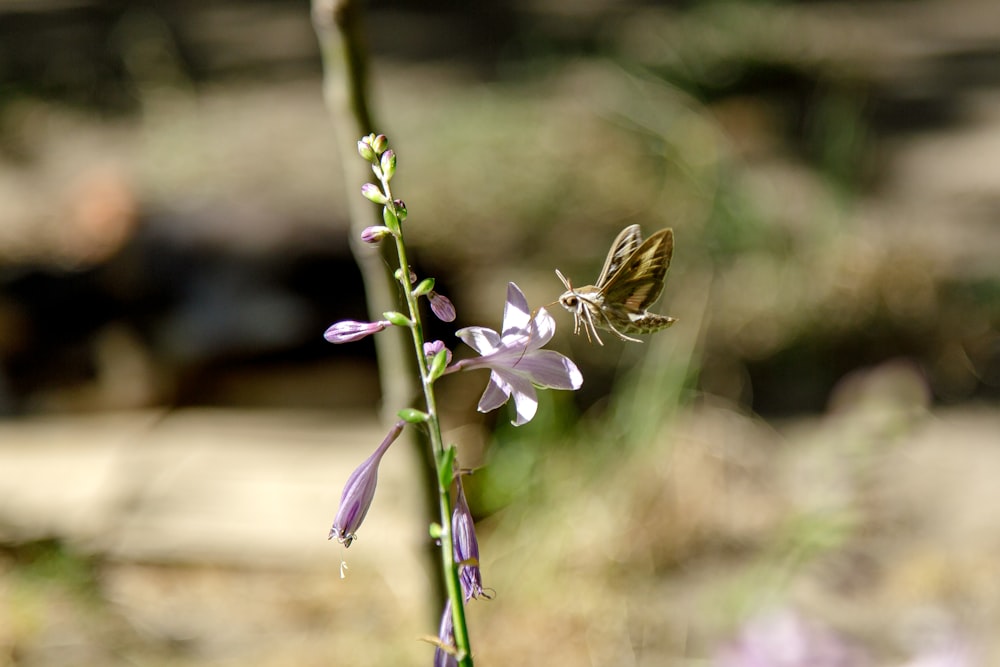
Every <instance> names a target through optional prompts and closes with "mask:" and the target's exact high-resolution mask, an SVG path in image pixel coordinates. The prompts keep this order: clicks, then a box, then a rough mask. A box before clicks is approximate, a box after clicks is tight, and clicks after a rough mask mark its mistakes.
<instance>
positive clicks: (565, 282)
mask: <svg viewBox="0 0 1000 667" xmlns="http://www.w3.org/2000/svg"><path fill="white" fill-rule="evenodd" d="M556 275H557V276H559V280H561V281H562V284H563V285H565V287H566V289H568V290H569V291H570V292H572V291H573V285H572V284H570V282H569V278H567V277H566V276H564V275H563V274H562V271H560V270H559V269H556Z"/></svg>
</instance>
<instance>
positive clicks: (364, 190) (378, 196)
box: [361, 183, 389, 204]
mask: <svg viewBox="0 0 1000 667" xmlns="http://www.w3.org/2000/svg"><path fill="white" fill-rule="evenodd" d="M361 196H362V197H364V198H365V199H367V200H368V201H371V202H374V203H376V204H385V203H386V202H387V201H389V200H388V199H386V197H385V195H384V194H382V191H381V190H380V189H379V187H378V186H377V185H375V184H374V183H365V184H364V185H362V186H361Z"/></svg>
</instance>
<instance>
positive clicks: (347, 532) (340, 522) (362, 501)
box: [328, 420, 406, 547]
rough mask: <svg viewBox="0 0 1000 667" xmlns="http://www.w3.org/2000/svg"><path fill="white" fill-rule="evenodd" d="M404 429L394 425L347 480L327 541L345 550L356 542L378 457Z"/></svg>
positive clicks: (372, 494)
mask: <svg viewBox="0 0 1000 667" xmlns="http://www.w3.org/2000/svg"><path fill="white" fill-rule="evenodd" d="M404 426H406V422H404V421H403V420H400V421H398V422H396V423H395V425H393V427H392V429H391V430H390V431H389V433H388V434H387V435H386V436H385V440H383V441H382V444H380V445H379V446H378V448H377V449H376V450H375V451H374V452H373V453H372V455H371V456H369V457H368V458H367V459H365V461H364V463H362V464H361V465H359V466H358V467H357V469H356V470H355V471H354V472H352V473H351V476H350V477H348V478H347V484H345V485H344V491H343V493H341V494H340V508H339V509H338V510H337V516H336V517H334V519H333V527H332V528H330V536H329V538H328V539H331V540H332V539H334V538H336V539H337V541H338V542H340V543H341V544H343V545H344V546H345V547H349V546H351V542H353V541H354V540H355V539H357V535H356V533H357V530H358V528H360V527H361V522H362V521H364V520H365V515H366V514H368V508H369V507H371V504H372V499H373V498H374V497H375V486H376V484H377V483H378V465H379V463H381V462H382V455H383V454H385V452H386V450H388V449H389V445H391V444H392V443H393V442H395V441H396V438H398V437H399V434H400V433H402V432H403V427H404Z"/></svg>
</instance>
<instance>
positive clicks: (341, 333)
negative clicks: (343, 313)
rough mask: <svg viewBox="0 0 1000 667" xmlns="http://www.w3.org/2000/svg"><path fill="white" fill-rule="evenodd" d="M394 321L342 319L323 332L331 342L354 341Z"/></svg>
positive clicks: (380, 329) (376, 331)
mask: <svg viewBox="0 0 1000 667" xmlns="http://www.w3.org/2000/svg"><path fill="white" fill-rule="evenodd" d="M391 324H392V322H389V321H388V320H381V321H379V322H357V321H355V320H342V321H340V322H336V323H334V324H331V325H330V327H329V328H328V329H327V330H326V331H325V332H324V333H323V338H325V339H327V341H329V342H331V343H353V342H354V341H356V340H361V339H362V338H364V337H365V336H370V335H372V334H374V333H378V332H379V331H382V330H383V329H385V328H386V327H387V326H390V325H391Z"/></svg>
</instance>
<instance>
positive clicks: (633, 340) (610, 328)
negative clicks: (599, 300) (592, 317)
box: [591, 313, 642, 345]
mask: <svg viewBox="0 0 1000 667" xmlns="http://www.w3.org/2000/svg"><path fill="white" fill-rule="evenodd" d="M601 318H602V319H603V320H604V328H605V329H607V330H608V331H610V332H611V333H613V334H614V335H615V336H617V337H618V339H619V340H624V341H628V342H630V343H641V342H642V340H640V339H638V338H632V337H631V336H626V335H625V334H623V333H622V332H621V331H619V330H618V329H616V328H615V325H614V324H612V323H611V319H610V318H609V317H608V316H607V315H605V314H604V313H601ZM591 326H593V323H591ZM602 345H603V343H602Z"/></svg>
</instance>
